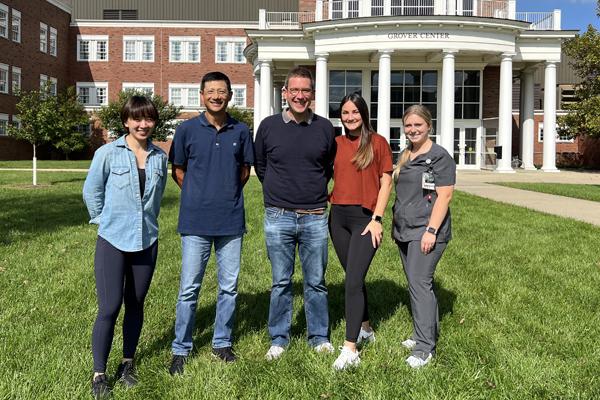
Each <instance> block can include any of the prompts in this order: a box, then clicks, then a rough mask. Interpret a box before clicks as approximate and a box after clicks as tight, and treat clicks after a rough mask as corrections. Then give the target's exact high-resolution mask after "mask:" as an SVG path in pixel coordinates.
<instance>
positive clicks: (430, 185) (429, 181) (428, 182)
mask: <svg viewBox="0 0 600 400" xmlns="http://www.w3.org/2000/svg"><path fill="white" fill-rule="evenodd" d="M421 187H422V188H423V189H425V190H435V178H434V177H433V173H431V172H423V176H422V177H421Z"/></svg>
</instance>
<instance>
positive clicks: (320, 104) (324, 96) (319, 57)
mask: <svg viewBox="0 0 600 400" xmlns="http://www.w3.org/2000/svg"><path fill="white" fill-rule="evenodd" d="M327 56H328V54H326V53H325V54H316V55H315V57H316V64H317V65H316V71H315V102H316V104H315V112H316V113H317V115H320V116H322V117H325V118H327V114H328V113H327V108H328V95H329V83H328V79H327V78H328V72H327Z"/></svg>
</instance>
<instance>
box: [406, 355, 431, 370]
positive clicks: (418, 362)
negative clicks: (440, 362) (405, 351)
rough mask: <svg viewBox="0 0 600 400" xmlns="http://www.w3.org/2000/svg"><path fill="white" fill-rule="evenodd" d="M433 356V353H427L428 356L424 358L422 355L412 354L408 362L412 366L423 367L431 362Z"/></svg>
mask: <svg viewBox="0 0 600 400" xmlns="http://www.w3.org/2000/svg"><path fill="white" fill-rule="evenodd" d="M432 358H433V356H432V355H431V353H429V354H427V358H426V359H424V360H423V359H422V358H421V357H416V356H410V357H408V358H407V359H406V363H407V364H408V365H409V366H410V367H411V368H421V367H423V366H425V365H427V364H429V362H430V361H431V359H432Z"/></svg>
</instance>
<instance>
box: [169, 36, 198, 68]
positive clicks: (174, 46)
mask: <svg viewBox="0 0 600 400" xmlns="http://www.w3.org/2000/svg"><path fill="white" fill-rule="evenodd" d="M169 62H188V63H197V62H200V36H191V37H188V36H171V37H169Z"/></svg>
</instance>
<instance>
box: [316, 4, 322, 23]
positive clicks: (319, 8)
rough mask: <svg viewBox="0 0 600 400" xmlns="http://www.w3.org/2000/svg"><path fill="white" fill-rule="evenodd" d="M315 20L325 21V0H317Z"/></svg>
mask: <svg viewBox="0 0 600 400" xmlns="http://www.w3.org/2000/svg"><path fill="white" fill-rule="evenodd" d="M315 21H323V0H317V4H315Z"/></svg>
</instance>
